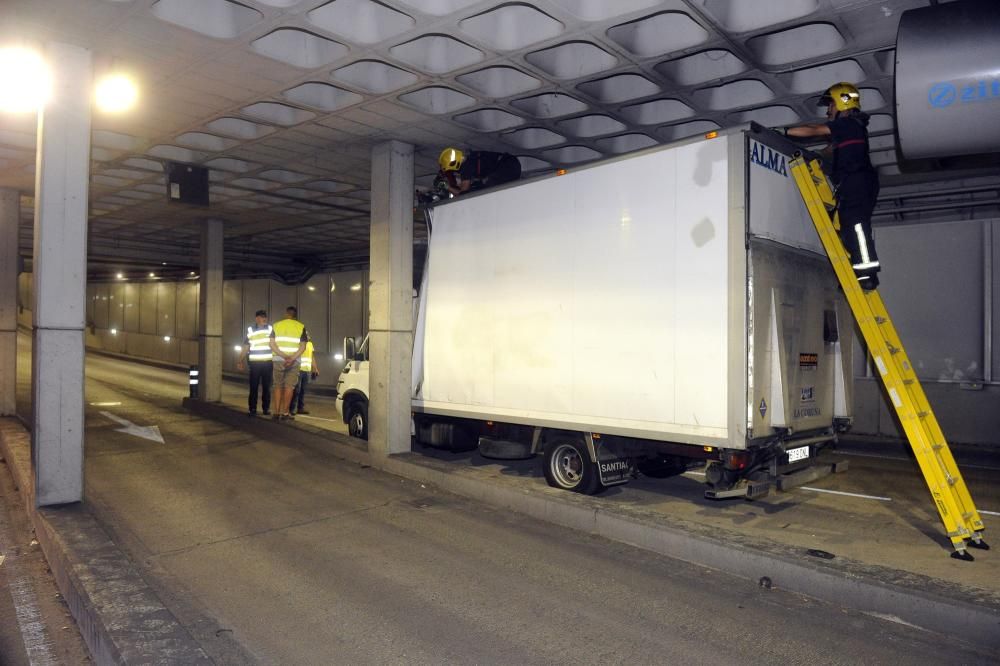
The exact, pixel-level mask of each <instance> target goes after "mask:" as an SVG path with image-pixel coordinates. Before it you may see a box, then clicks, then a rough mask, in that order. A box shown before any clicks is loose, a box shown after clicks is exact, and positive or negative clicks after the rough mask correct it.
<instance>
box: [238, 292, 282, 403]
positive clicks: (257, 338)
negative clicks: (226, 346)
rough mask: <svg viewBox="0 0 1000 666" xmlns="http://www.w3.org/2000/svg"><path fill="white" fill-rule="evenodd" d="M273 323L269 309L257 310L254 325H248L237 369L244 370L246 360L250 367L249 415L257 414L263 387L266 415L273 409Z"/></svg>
mask: <svg viewBox="0 0 1000 666" xmlns="http://www.w3.org/2000/svg"><path fill="white" fill-rule="evenodd" d="M270 340H271V325H270V324H268V323H267V311H266V310H257V313H256V314H255V315H254V325H253V326H248V327H247V335H246V338H244V339H243V351H242V353H241V354H240V358H239V361H237V363H236V369H237V370H239V371H241V372H242V371H243V368H244V367H246V366H245V365H244V361H246V362H247V363H248V364H249V368H250V397H249V400H248V402H249V407H250V408H249V410H248V411H247V416H249V417H251V418H252V417H254V416H257V394H258V390H259V389H262V390H263V393H262V394H261V396H260V406H261V410H262V412H263V414H264V416H268V415H270V413H271V411H270V409H271V378H272V376H273V372H274V367H273V362H272V359H273V354H272V353H271V345H270Z"/></svg>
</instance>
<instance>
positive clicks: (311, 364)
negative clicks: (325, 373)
mask: <svg viewBox="0 0 1000 666" xmlns="http://www.w3.org/2000/svg"><path fill="white" fill-rule="evenodd" d="M314 352H315V349H314V348H313V343H312V339H310V340H309V341H308V342H307V343H306V350H305V351H304V352H302V358H300V359H299V381H298V383H297V384H296V385H295V389H294V390H293V391H292V403H291V406H290V407H289V408H288V413H289V414H291V415H292V416H295V414H296V413H298V414H308V413H309V412H308V411H306V386H308V385H309V380H310V379H311V380H313V381H315V380H316V378H317V377H319V364H317V363H316V357H315V354H314Z"/></svg>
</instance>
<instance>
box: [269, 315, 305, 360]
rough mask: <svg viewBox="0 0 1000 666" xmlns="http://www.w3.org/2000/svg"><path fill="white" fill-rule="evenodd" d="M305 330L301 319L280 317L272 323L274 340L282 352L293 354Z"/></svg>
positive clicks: (297, 349) (297, 348)
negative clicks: (280, 318)
mask: <svg viewBox="0 0 1000 666" xmlns="http://www.w3.org/2000/svg"><path fill="white" fill-rule="evenodd" d="M305 330H306V327H305V325H304V324H303V323H302V322H301V321H296V320H295V319H282V320H281V321H279V322H277V323H275V324H274V342H275V344H277V345H278V349H280V350H281V353H282V354H295V353H296V352H297V351H299V343H300V342H302V333H303V332H304V331H305Z"/></svg>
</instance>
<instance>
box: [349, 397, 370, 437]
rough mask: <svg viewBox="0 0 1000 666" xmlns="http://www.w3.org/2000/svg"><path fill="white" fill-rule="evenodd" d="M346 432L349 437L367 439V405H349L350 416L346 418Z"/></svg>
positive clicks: (358, 403)
mask: <svg viewBox="0 0 1000 666" xmlns="http://www.w3.org/2000/svg"><path fill="white" fill-rule="evenodd" d="M347 432H349V433H350V434H351V437H357V438H358V439H368V405H366V404H365V403H363V402H356V403H354V404H353V405H351V412H350V416H348V417H347Z"/></svg>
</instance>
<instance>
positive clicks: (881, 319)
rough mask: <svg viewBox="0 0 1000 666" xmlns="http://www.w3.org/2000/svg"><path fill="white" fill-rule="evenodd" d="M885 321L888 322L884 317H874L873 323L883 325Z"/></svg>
mask: <svg viewBox="0 0 1000 666" xmlns="http://www.w3.org/2000/svg"><path fill="white" fill-rule="evenodd" d="M887 321H889V320H888V319H886V318H885V317H879V316H876V317H875V323H876V324H884V323H886V322H887Z"/></svg>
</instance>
